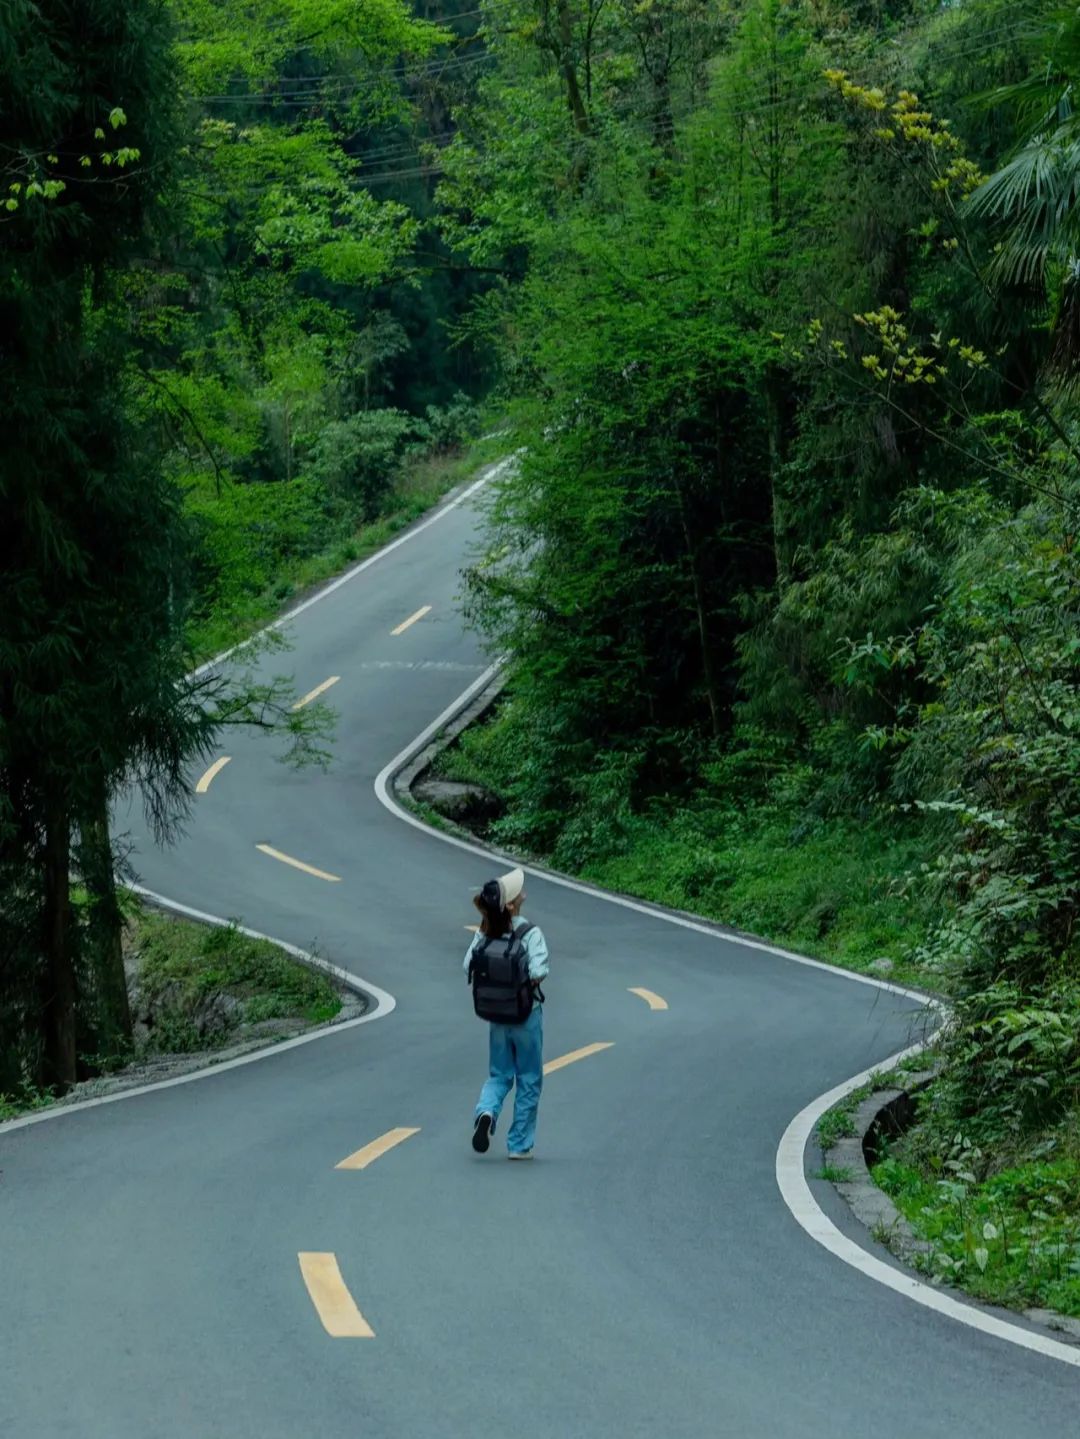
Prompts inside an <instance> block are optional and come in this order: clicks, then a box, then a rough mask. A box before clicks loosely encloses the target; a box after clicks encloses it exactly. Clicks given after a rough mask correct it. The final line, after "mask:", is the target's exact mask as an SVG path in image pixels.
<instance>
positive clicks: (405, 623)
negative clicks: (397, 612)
mask: <svg viewBox="0 0 1080 1439" xmlns="http://www.w3.org/2000/svg"><path fill="white" fill-rule="evenodd" d="M430 612H431V606H430V605H422V606H421V607H420V609H418V610H417V611H416V613H415V614H414V615H410V616H409V618H408V619H407V620H402V622H401V624H399V625H398V627H397V629H396V630H391V631H390V633H391V634H392V635H402V634H404V633H405V631H406V630H407V629H408V628H409V626H410V625H414V624H415V623H416V621H417V620H422V619H423V618H424V616H425V615H426V614H430Z"/></svg>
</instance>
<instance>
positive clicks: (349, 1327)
mask: <svg viewBox="0 0 1080 1439" xmlns="http://www.w3.org/2000/svg"><path fill="white" fill-rule="evenodd" d="M296 1257H297V1258H298V1259H299V1261H300V1273H301V1274H302V1275H303V1276H304V1283H305V1284H306V1285H307V1292H308V1293H309V1294H310V1295H311V1302H312V1304H314V1306H315V1311H316V1313H317V1314H318V1316H319V1318H320V1319H321V1320H322V1325H323V1328H324V1329H325V1330H326V1332H327V1334H329V1335H331V1336H332V1337H333V1338H334V1339H374V1338H375V1331H374V1329H372V1327H371V1325H370V1324H369V1323H368V1322H367V1320H366V1319H365V1318H364V1316H363V1315H362V1314H361V1313H360V1311H359V1309H357V1307H356V1302H355V1300H354V1299H353V1297H352V1295H351V1294H350V1293H349V1291H348V1289H347V1288H346V1287H345V1281H344V1279H342V1277H341V1270H340V1269H339V1268H338V1262H337V1258H336V1256H335V1255H333V1254H298V1255H297V1256H296Z"/></svg>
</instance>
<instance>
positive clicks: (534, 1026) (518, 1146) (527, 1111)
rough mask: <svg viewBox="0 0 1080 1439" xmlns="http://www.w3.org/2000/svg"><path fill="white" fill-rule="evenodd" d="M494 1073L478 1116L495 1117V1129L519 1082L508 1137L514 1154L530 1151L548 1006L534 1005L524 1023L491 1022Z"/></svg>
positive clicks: (483, 1094)
mask: <svg viewBox="0 0 1080 1439" xmlns="http://www.w3.org/2000/svg"><path fill="white" fill-rule="evenodd" d="M488 1035H489V1051H490V1056H491V1061H490V1070H491V1072H490V1074H489V1075H488V1077H487V1080H486V1082H485V1084H484V1087H483V1089H482V1090H481V1091H480V1098H479V1100H478V1101H477V1104H476V1113H477V1115H481V1114H490V1115H491V1116H492V1125H491V1128H492V1131H494V1129H495V1121H496V1120H497V1119H498V1118H499V1111H500V1110H501V1109H502V1106H503V1100H504V1099H505V1098H506V1096H507V1095H508V1094H509V1093H510V1089H511V1087H512V1085H513V1084H514V1081H515V1080H516V1081H517V1092H516V1094H515V1095H514V1122H513V1124H512V1125H511V1126H510V1133H509V1134H508V1135H507V1137H506V1147H507V1149H508V1150H509V1151H510V1153H511V1154H526V1153H527V1152H528V1151H529V1150H530V1149H531V1148H532V1147H533V1140H534V1139H535V1137H536V1107H537V1105H538V1104H539V1103H540V1089H541V1087H542V1085H543V1083H544V1009H543V1005H540V1004H534V1005H533V1007H532V1013H531V1014H530V1015H529V1017H528V1019H527V1020H526V1021H525V1023H524V1024H490V1025H488Z"/></svg>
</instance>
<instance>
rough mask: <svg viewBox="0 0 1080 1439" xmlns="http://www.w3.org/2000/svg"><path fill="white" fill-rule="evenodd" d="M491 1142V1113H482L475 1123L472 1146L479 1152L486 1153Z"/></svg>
mask: <svg viewBox="0 0 1080 1439" xmlns="http://www.w3.org/2000/svg"><path fill="white" fill-rule="evenodd" d="M490 1143H491V1115H490V1114H481V1115H480V1116H479V1118H478V1119H477V1121H476V1123H475V1124H474V1125H473V1132H472V1147H473V1148H474V1149H475V1150H476V1152H477V1154H486V1153H487V1152H488V1145H489V1144H490Z"/></svg>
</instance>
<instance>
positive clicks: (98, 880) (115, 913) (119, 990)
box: [79, 778, 131, 1056]
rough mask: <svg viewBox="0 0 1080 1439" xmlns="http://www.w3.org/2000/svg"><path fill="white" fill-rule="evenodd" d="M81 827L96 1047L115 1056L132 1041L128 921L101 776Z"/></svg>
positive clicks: (80, 846)
mask: <svg viewBox="0 0 1080 1439" xmlns="http://www.w3.org/2000/svg"><path fill="white" fill-rule="evenodd" d="M79 828H80V832H81V833H80V845H79V867H80V869H81V871H82V876H83V880H84V881H85V883H86V887H87V889H88V891H89V893H90V923H89V938H90V950H91V961H92V964H93V971H94V991H95V995H96V999H97V1005H96V1011H97V1012H96V1020H97V1031H98V1046H99V1049H100V1050H101V1052H102V1053H103V1054H107V1055H110V1056H111V1055H116V1054H121V1053H123V1052H124V1051H125V1050H126V1049H128V1048H129V1046H130V1044H131V1004H130V1001H129V999H128V990H127V976H126V974H125V973H124V946H123V930H124V920H123V915H122V914H121V913H120V904H119V902H118V900H117V895H116V875H115V873H114V870H113V852H112V845H111V843H110V841H109V797H108V792H107V790H106V787H105V782H104V779H103V778H101V779H99V781H98V783H97V785H96V793H95V796H94V807H93V811H92V812H91V813H89V814H86V815H84V816H83V819H82V821H81V823H80V826H79Z"/></svg>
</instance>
